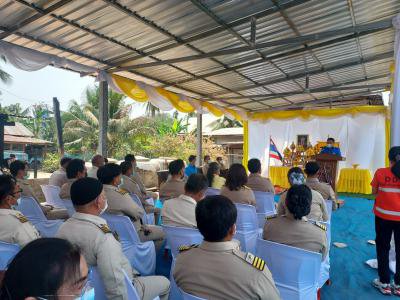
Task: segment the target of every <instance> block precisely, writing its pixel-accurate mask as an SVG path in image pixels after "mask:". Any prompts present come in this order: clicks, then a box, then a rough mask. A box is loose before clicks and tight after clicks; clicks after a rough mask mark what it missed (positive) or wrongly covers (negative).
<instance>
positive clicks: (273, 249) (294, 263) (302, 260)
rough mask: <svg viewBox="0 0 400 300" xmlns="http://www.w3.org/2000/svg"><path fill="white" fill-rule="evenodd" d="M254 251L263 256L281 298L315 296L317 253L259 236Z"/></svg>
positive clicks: (308, 298) (305, 299) (301, 299)
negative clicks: (266, 239)
mask: <svg viewBox="0 0 400 300" xmlns="http://www.w3.org/2000/svg"><path fill="white" fill-rule="evenodd" d="M256 255H257V256H259V257H261V258H262V259H263V260H265V263H266V266H267V267H268V269H269V270H270V271H271V273H272V277H273V278H274V281H275V285H276V287H277V288H278V290H279V292H280V295H281V298H282V299H283V300H311V299H314V300H316V299H317V291H318V281H319V275H320V269H321V254H320V253H316V252H311V251H307V250H303V249H299V248H295V247H291V246H288V245H283V244H278V243H274V242H271V241H265V240H262V239H258V240H257V250H256Z"/></svg>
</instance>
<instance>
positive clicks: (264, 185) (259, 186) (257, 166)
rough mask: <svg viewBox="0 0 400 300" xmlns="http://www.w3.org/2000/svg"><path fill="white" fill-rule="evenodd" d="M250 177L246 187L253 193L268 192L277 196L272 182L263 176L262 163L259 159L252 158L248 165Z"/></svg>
mask: <svg viewBox="0 0 400 300" xmlns="http://www.w3.org/2000/svg"><path fill="white" fill-rule="evenodd" d="M247 168H248V169H249V172H250V175H249V179H248V180H247V184H246V186H247V187H249V188H251V189H252V190H253V191H259V192H267V193H272V194H275V189H274V186H273V185H272V182H271V180H269V179H268V178H265V177H262V176H261V162H260V160H258V159H257V158H252V159H250V160H249V162H248V163H247Z"/></svg>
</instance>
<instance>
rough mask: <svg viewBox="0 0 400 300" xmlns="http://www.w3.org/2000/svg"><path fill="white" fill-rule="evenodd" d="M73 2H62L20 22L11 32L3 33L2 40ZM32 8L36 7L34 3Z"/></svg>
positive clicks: (0, 37) (0, 38) (66, 0)
mask: <svg viewBox="0 0 400 300" xmlns="http://www.w3.org/2000/svg"><path fill="white" fill-rule="evenodd" d="M70 2H71V0H61V1H59V2H57V3H55V4H53V5H51V6H49V7H47V8H46V9H44V10H43V13H37V14H34V15H33V16H30V17H29V18H27V19H25V20H23V21H22V22H19V23H17V24H15V25H14V26H13V27H11V28H10V31H8V32H3V33H1V34H0V40H2V39H5V38H6V37H8V36H9V35H11V34H13V33H14V32H16V31H18V30H20V29H21V28H23V27H25V26H27V25H29V24H31V23H33V22H35V21H37V20H39V19H40V18H42V17H44V16H47V15H49V14H50V13H52V12H54V11H56V10H57V9H59V8H61V7H63V6H64V5H66V4H68V3H70ZM31 6H32V7H35V6H36V5H35V4H34V3H32V4H31Z"/></svg>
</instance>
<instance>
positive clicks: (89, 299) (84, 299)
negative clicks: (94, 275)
mask: <svg viewBox="0 0 400 300" xmlns="http://www.w3.org/2000/svg"><path fill="white" fill-rule="evenodd" d="M94 296H95V294H94V288H91V289H90V290H88V291H86V292H85V293H84V294H83V295H81V296H80V297H78V298H75V300H94Z"/></svg>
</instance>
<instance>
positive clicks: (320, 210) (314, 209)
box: [277, 167, 329, 222]
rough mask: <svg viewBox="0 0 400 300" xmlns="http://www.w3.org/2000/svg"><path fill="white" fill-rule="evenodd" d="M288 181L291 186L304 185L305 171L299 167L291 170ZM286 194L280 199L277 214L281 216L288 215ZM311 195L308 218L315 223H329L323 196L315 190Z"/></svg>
mask: <svg viewBox="0 0 400 300" xmlns="http://www.w3.org/2000/svg"><path fill="white" fill-rule="evenodd" d="M288 180H289V183H290V185H291V186H294V185H300V184H304V183H305V178H304V174H303V171H302V170H301V169H300V168H298V167H294V168H291V169H290V170H289V172H288ZM286 194H287V191H286V192H283V193H282V195H281V196H280V198H279V203H278V209H277V213H278V215H280V216H281V215H285V214H286V213H287V208H286ZM311 194H312V202H311V210H310V213H309V214H308V215H307V218H308V219H311V220H314V221H324V222H325V221H328V219H329V215H328V210H327V208H326V203H325V200H324V198H322V196H321V194H320V193H318V192H317V191H315V190H311Z"/></svg>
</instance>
